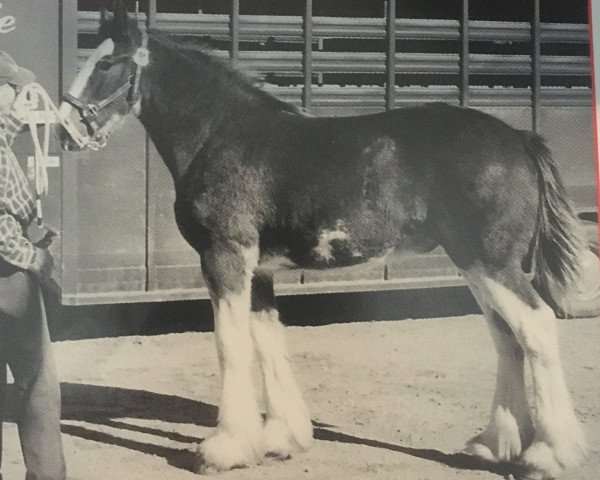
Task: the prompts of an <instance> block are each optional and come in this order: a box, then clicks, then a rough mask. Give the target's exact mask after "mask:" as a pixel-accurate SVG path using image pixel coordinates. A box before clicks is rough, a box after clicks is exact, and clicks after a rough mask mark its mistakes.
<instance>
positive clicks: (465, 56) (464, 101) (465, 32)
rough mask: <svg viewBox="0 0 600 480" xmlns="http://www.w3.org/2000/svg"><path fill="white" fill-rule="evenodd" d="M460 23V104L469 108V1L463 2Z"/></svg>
mask: <svg viewBox="0 0 600 480" xmlns="http://www.w3.org/2000/svg"><path fill="white" fill-rule="evenodd" d="M462 6H463V8H462V19H461V22H460V40H461V46H462V49H461V54H460V86H459V88H460V104H461V106H463V107H468V106H469V0H463V5H462Z"/></svg>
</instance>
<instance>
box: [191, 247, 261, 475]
mask: <svg viewBox="0 0 600 480" xmlns="http://www.w3.org/2000/svg"><path fill="white" fill-rule="evenodd" d="M211 243H212V245H211V247H210V248H209V249H206V250H204V251H202V252H201V260H202V270H203V273H204V277H205V279H206V282H207V284H208V287H209V290H210V293H211V300H212V304H213V311H214V316H215V339H216V343H217V352H218V358H219V366H220V368H221V381H222V393H221V400H220V404H219V417H218V425H217V428H216V432H214V433H213V434H212V435H211V436H210V437H209V438H207V439H206V440H205V441H204V442H202V444H201V445H200V454H201V458H200V459H199V460H200V463H199V465H198V469H199V470H200V471H207V470H209V471H210V470H228V469H231V468H235V467H244V466H249V465H255V464H257V463H260V462H261V460H262V459H263V457H264V446H263V427H262V418H261V415H260V411H259V408H258V404H257V399H256V391H255V388H254V385H253V372H252V368H253V364H254V346H253V342H252V335H251V331H250V289H251V278H252V274H253V271H254V268H255V267H256V264H257V262H258V247H257V246H255V245H254V246H250V247H246V246H243V245H240V244H238V243H236V242H232V241H218V242H217V241H214V242H211Z"/></svg>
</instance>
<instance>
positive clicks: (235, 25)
mask: <svg viewBox="0 0 600 480" xmlns="http://www.w3.org/2000/svg"><path fill="white" fill-rule="evenodd" d="M229 34H230V35H231V50H230V51H229V57H230V58H231V63H232V64H233V65H234V66H235V65H237V63H238V61H239V59H240V0H231V14H230V15H229Z"/></svg>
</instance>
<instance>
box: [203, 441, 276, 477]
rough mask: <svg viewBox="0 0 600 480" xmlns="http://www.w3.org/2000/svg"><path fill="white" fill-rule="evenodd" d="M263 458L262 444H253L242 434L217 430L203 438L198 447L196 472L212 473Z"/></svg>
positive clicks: (243, 466)
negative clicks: (217, 431)
mask: <svg viewBox="0 0 600 480" xmlns="http://www.w3.org/2000/svg"><path fill="white" fill-rule="evenodd" d="M263 458H264V446H263V445H262V444H261V445H256V444H253V443H252V442H251V441H250V439H248V438H246V437H244V436H242V435H237V436H236V435H232V434H229V433H227V432H219V433H216V434H214V435H213V436H211V437H208V438H207V439H206V440H204V441H203V442H202V443H201V444H200V447H199V448H198V452H197V458H196V466H195V471H196V473H214V472H220V471H224V470H231V469H234V468H245V467H250V466H253V465H258V464H259V463H261V462H262V460H263Z"/></svg>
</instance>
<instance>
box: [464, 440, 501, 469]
mask: <svg viewBox="0 0 600 480" xmlns="http://www.w3.org/2000/svg"><path fill="white" fill-rule="evenodd" d="M482 435H483V434H482ZM482 435H477V436H476V437H475V438H473V439H471V440H469V442H467V446H466V447H465V448H464V449H463V451H462V453H464V454H465V455H469V456H471V457H477V458H480V459H482V460H486V461H488V462H497V461H498V458H497V457H496V455H494V454H493V453H492V449H491V448H490V447H488V446H487V445H486V443H485V440H484V439H482V438H481V437H482Z"/></svg>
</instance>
